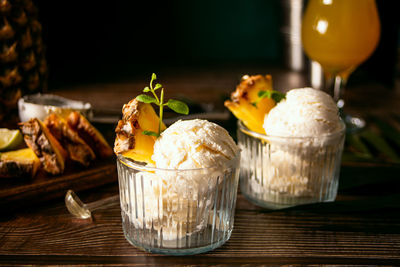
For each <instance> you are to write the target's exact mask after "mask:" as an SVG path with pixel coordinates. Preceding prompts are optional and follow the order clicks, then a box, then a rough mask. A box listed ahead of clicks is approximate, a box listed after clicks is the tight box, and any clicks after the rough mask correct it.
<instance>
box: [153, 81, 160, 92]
mask: <svg viewBox="0 0 400 267" xmlns="http://www.w3.org/2000/svg"><path fill="white" fill-rule="evenodd" d="M161 87H162V85H161V84H159V83H157V84H156V87H154V91H155V90H157V89H160V88H161Z"/></svg>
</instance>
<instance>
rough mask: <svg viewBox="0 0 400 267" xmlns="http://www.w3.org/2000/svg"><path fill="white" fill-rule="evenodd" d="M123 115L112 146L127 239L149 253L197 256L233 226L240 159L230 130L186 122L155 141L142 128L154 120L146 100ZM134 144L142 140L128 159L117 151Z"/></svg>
mask: <svg viewBox="0 0 400 267" xmlns="http://www.w3.org/2000/svg"><path fill="white" fill-rule="evenodd" d="M123 113H124V114H123V119H122V120H121V122H120V124H119V125H118V127H117V130H116V132H117V139H116V143H115V147H114V149H115V150H116V152H117V153H118V154H119V155H118V159H117V165H118V177H119V187H120V199H121V212H122V224H123V230H124V233H125V237H126V239H127V240H128V241H129V242H130V243H132V244H133V245H135V246H137V247H139V248H142V249H145V250H147V251H150V252H155V253H163V254H172V255H187V254H196V253H201V252H205V251H208V250H211V249H214V248H216V247H218V246H220V245H222V244H223V243H225V242H226V241H227V240H228V239H229V237H230V235H231V232H232V229H233V218H234V209H235V203H236V194H237V185H238V178H239V160H240V154H239V149H238V147H237V146H236V144H235V142H234V141H233V139H232V138H231V137H230V136H229V134H228V132H227V131H226V130H225V129H223V128H222V127H220V126H218V125H216V124H214V123H211V122H208V121H204V120H187V121H178V122H176V123H174V124H172V125H171V126H169V127H168V128H167V129H166V130H165V131H163V132H162V133H161V135H160V136H159V137H158V138H155V137H154V136H148V135H143V134H142V133H141V132H142V131H143V130H148V131H155V130H156V128H157V125H158V120H157V119H156V120H155V118H156V117H157V115H156V114H155V113H154V110H153V109H152V108H151V106H150V105H149V104H145V103H139V102H138V101H137V100H136V99H134V100H132V101H131V102H129V103H128V104H126V105H125V106H124V108H123ZM144 114H146V115H144ZM157 118H158V117H157ZM152 122H155V123H152ZM162 127H163V128H165V126H164V125H163V126H162ZM144 128H145V129H144ZM139 133H140V135H139ZM132 139H134V140H132ZM135 141H137V142H139V141H140V142H142V143H141V144H139V143H137V144H136V145H137V146H136V149H133V150H132V149H131V152H130V157H126V154H125V156H124V155H123V153H119V152H121V151H129V148H132V147H135ZM151 142H153V145H154V148H153V145H149V143H150V144H151ZM150 150H151V151H150ZM128 156H129V154H128ZM132 156H133V158H135V159H140V161H142V162H139V161H134V160H132V159H130V158H132Z"/></svg>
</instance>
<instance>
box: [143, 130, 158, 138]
mask: <svg viewBox="0 0 400 267" xmlns="http://www.w3.org/2000/svg"><path fill="white" fill-rule="evenodd" d="M142 134H144V135H149V136H154V137H159V136H160V135H159V134H158V133H156V132H153V131H143V132H142Z"/></svg>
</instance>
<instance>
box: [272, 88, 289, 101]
mask: <svg viewBox="0 0 400 267" xmlns="http://www.w3.org/2000/svg"><path fill="white" fill-rule="evenodd" d="M271 97H272V99H273V100H274V101H275V103H279V102H281V100H282V99H285V98H286V95H285V94H283V93H281V92H277V91H273V93H272V96H271Z"/></svg>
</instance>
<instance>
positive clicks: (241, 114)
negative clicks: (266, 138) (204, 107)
mask: <svg viewBox="0 0 400 267" xmlns="http://www.w3.org/2000/svg"><path fill="white" fill-rule="evenodd" d="M268 90H270V91H271V90H272V78H271V75H265V76H262V75H255V76H246V77H245V78H244V79H243V80H242V81H241V82H240V84H239V85H238V86H237V87H236V91H234V92H233V93H232V94H231V101H229V100H227V101H225V103H224V104H225V106H226V107H227V108H228V109H229V110H230V111H231V112H232V113H233V115H235V117H236V118H238V119H239V120H241V121H242V122H243V123H244V125H246V127H247V128H249V129H250V130H252V131H254V132H258V133H262V134H265V130H264V128H263V124H264V116H265V114H267V113H268V112H269V111H270V110H271V109H272V108H273V107H274V106H275V105H276V103H275V101H274V100H273V99H270V98H263V99H261V100H260V99H259V97H258V92H260V91H268ZM254 103H257V104H254Z"/></svg>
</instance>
